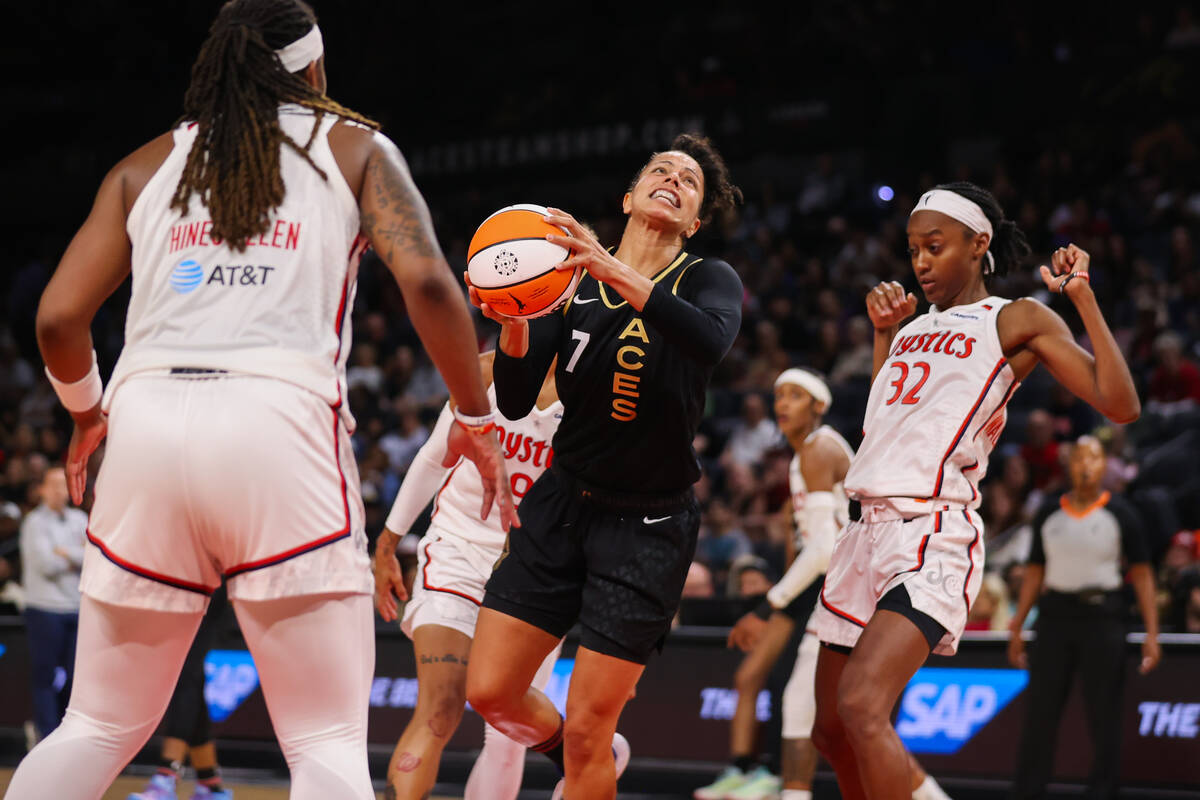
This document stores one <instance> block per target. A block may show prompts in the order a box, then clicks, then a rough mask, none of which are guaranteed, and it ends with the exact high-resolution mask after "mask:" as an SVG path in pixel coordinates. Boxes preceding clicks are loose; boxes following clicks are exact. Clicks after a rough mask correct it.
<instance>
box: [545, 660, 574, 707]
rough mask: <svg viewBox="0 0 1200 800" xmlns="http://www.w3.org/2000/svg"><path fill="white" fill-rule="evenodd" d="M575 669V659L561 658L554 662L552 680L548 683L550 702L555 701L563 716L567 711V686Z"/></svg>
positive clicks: (555, 705) (547, 694) (547, 692)
mask: <svg viewBox="0 0 1200 800" xmlns="http://www.w3.org/2000/svg"><path fill="white" fill-rule="evenodd" d="M574 670H575V659H573V658H560V659H559V660H558V661H557V662H555V664H554V672H553V674H551V675H550V682H549V683H547V684H546V692H545V693H546V697H549V698H550V702H551V703H554V707H555V708H557V709H558V713H560V714H562V715H563V716H566V713H567V687H569V686H570V685H571V673H572V672H573V671H574Z"/></svg>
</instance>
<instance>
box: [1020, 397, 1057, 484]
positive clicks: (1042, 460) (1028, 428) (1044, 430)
mask: <svg viewBox="0 0 1200 800" xmlns="http://www.w3.org/2000/svg"><path fill="white" fill-rule="evenodd" d="M1021 458H1023V459H1024V460H1025V463H1026V464H1027V465H1028V466H1029V473H1030V480H1031V481H1032V482H1033V487H1034V488H1035V489H1040V490H1041V491H1043V492H1054V491H1056V490H1057V489H1058V488H1059V487H1061V486H1062V461H1061V460H1060V459H1059V452H1058V442H1057V441H1056V440H1055V438H1054V418H1053V417H1052V416H1050V412H1048V411H1046V410H1044V409H1040V408H1038V409H1034V410H1033V411H1032V412H1030V414H1029V419H1028V421H1027V422H1026V425H1025V443H1024V444H1022V445H1021Z"/></svg>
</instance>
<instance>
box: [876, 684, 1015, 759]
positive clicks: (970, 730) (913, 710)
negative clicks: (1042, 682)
mask: <svg viewBox="0 0 1200 800" xmlns="http://www.w3.org/2000/svg"><path fill="white" fill-rule="evenodd" d="M1028 682H1029V675H1028V673H1026V672H1025V671H1024V670H1020V669H953V668H944V667H923V668H922V669H919V670H917V674H916V675H914V676H913V679H912V680H911V681H909V683H908V687H907V688H906V689H905V690H904V696H903V697H902V698H901V700H900V717H899V719H897V720H896V733H898V734H900V738H901V739H902V740H904V746H905V747H907V748H908V749H909V750H910V751H911V752H913V753H942V754H947V755H948V754H951V753H957V752H958V751H959V750H960V749H962V746H963V745H964V744H966V743H967V742H968V741H970V739H971V737H972V736H974V735H975V734H976V733H978V732H979V730H980V729H981V728H982V727H983V726H984V725H986V724H987V722H988V721H989V720H991V719H992V717H994V716H996V714H998V713H999V712H1000V710H1001V709H1002V708H1004V707H1005V706H1006V705H1008V704H1009V703H1010V702H1012V699H1013V698H1014V697H1016V696H1017V695H1018V694H1020V693H1021V690H1022V689H1024V688H1025V684H1026V683H1028Z"/></svg>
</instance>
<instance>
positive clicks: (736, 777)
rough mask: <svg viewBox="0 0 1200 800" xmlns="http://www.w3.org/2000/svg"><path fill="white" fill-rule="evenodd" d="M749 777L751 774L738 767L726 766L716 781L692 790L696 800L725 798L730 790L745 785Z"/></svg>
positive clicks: (721, 799)
mask: <svg viewBox="0 0 1200 800" xmlns="http://www.w3.org/2000/svg"><path fill="white" fill-rule="evenodd" d="M750 774H753V773H750ZM748 779H749V775H747V773H745V772H742V771H741V770H740V769H738V768H737V767H726V768H725V769H724V770H723V771H722V772H721V774H720V775H718V776H717V779H716V780H715V781H713V782H712V783H710V784H709V785H708V786H701V787H700V788H699V789H697V790H696V791H694V792H692V797H693V798H695V800H725V798H726V797H727V796H728V795H729V793H730V792H732V791H733V790H734V789H739V788H741V787H742V786H744V785H745V784H746V781H747V780H748Z"/></svg>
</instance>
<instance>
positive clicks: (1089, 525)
mask: <svg viewBox="0 0 1200 800" xmlns="http://www.w3.org/2000/svg"><path fill="white" fill-rule="evenodd" d="M1122 557H1124V560H1125V563H1126V564H1140V563H1145V562H1148V561H1149V560H1150V553H1149V550H1148V549H1147V547H1146V539H1145V536H1144V535H1143V534H1142V526H1141V524H1140V523H1139V522H1138V517H1137V512H1136V511H1134V509H1133V507H1132V506H1130V505H1129V503H1127V502H1125V500H1123V499H1122V498H1120V497H1115V496H1112V495H1110V494H1109V493H1108V492H1104V493H1103V494H1101V495H1100V497H1099V499H1097V500H1096V502H1095V503H1093V504H1092V505H1091V506H1089V507H1088V508H1087V509H1084V510H1083V511H1077V510H1076V509H1074V508H1073V507H1071V506H1070V505H1068V503H1067V496H1066V495H1065V494H1064V495H1063V496H1062V497H1060V498H1058V499H1057V500H1055V501H1053V502H1051V503H1047V504H1046V505H1045V506H1043V507H1042V509H1041V510H1040V511H1039V512H1038V514H1037V516H1036V517H1034V519H1033V542H1032V546H1031V547H1030V551H1029V563H1031V564H1043V565H1045V568H1046V576H1045V580H1044V583H1045V587H1046V588H1047V589H1050V590H1051V591H1055V592H1067V593H1075V592H1082V591H1085V590H1101V591H1115V590H1117V589H1120V588H1121V585H1122V584H1123V583H1124V579H1123V578H1122V575H1121V559H1122Z"/></svg>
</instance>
